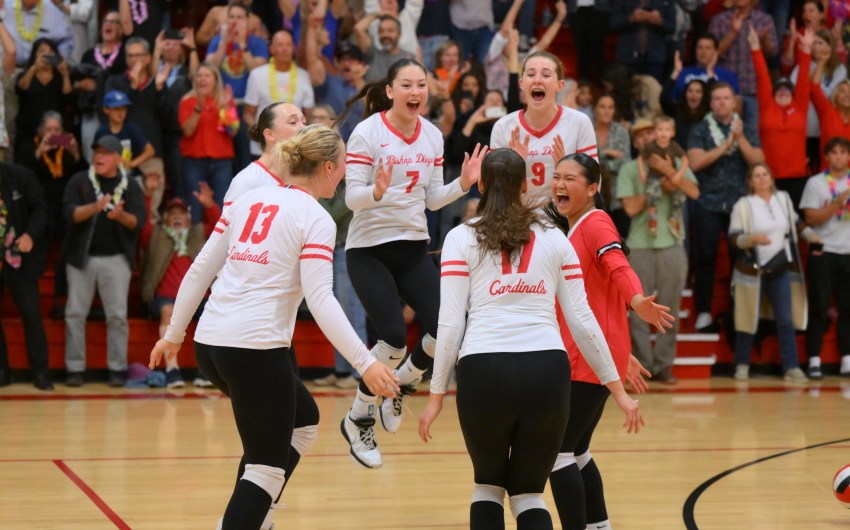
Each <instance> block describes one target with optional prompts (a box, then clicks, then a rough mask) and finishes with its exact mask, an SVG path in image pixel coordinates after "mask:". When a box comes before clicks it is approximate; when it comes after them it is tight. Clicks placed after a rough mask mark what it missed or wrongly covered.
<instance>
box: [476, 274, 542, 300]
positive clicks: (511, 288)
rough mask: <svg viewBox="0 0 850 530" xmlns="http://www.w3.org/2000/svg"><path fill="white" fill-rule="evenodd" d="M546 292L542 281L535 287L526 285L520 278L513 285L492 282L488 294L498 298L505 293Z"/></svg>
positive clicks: (497, 281)
mask: <svg viewBox="0 0 850 530" xmlns="http://www.w3.org/2000/svg"><path fill="white" fill-rule="evenodd" d="M547 292H548V291H547V290H546V284H545V283H544V281H543V280H540V283H538V284H537V285H528V284H527V283H525V282H524V281H522V278H520V279H519V281H517V282H516V283H515V284H510V283H508V284H504V285H502V282H501V281H499V280H496V281H494V282H493V283H491V284H490V294H491V295H493V296H498V295H500V294H505V293H520V294H546V293H547Z"/></svg>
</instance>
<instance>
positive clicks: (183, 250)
mask: <svg viewBox="0 0 850 530" xmlns="http://www.w3.org/2000/svg"><path fill="white" fill-rule="evenodd" d="M162 229H163V230H165V233H166V234H168V237H170V238H171V240H172V241H174V252H176V253H177V255H178V256H188V255H189V248H188V247H187V246H186V241H187V239H188V238H189V231H188V230H181V231H179V232H175V231H174V229H173V228H171V227H170V226H163V227H162Z"/></svg>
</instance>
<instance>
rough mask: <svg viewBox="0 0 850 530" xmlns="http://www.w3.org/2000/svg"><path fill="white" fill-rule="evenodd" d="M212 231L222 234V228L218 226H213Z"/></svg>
mask: <svg viewBox="0 0 850 530" xmlns="http://www.w3.org/2000/svg"><path fill="white" fill-rule="evenodd" d="M213 232H218V233H219V234H223V233H224V230H222V229H221V228H219V227H215V228H213Z"/></svg>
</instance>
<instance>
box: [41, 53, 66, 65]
mask: <svg viewBox="0 0 850 530" xmlns="http://www.w3.org/2000/svg"><path fill="white" fill-rule="evenodd" d="M42 57H43V58H44V62H46V63H47V64H49V65H50V66H59V65H60V64H62V56H61V55H57V54H55V53H51V54H49V55H43V56H42Z"/></svg>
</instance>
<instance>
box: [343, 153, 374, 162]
mask: <svg viewBox="0 0 850 530" xmlns="http://www.w3.org/2000/svg"><path fill="white" fill-rule="evenodd" d="M346 156H347V157H349V158H359V159H361V160H365V161H367V162H372V158H371V157H368V156H366V155H358V154H355V153H348V154H346Z"/></svg>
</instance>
